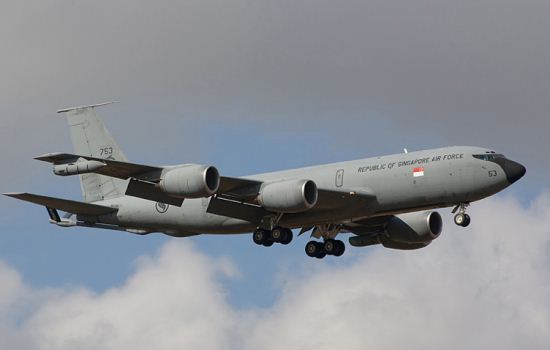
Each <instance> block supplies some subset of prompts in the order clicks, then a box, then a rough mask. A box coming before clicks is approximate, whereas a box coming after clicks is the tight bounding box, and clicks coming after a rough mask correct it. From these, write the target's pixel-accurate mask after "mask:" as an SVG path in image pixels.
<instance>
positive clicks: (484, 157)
mask: <svg viewBox="0 0 550 350" xmlns="http://www.w3.org/2000/svg"><path fill="white" fill-rule="evenodd" d="M472 156H473V157H474V158H477V159H481V160H493V159H497V158H504V155H502V154H492V153H488V154H472Z"/></svg>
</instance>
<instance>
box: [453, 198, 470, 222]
mask: <svg viewBox="0 0 550 350" xmlns="http://www.w3.org/2000/svg"><path fill="white" fill-rule="evenodd" d="M467 206H468V204H467V203H461V204H459V205H457V206H456V207H455V208H454V209H453V213H455V212H456V211H457V210H458V214H456V215H455V219H454V220H455V224H457V225H458V226H462V227H466V226H468V225H470V215H468V214H466V207H467Z"/></svg>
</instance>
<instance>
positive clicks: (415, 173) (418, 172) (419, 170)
mask: <svg viewBox="0 0 550 350" xmlns="http://www.w3.org/2000/svg"><path fill="white" fill-rule="evenodd" d="M413 176H414V177H418V176H424V168H423V167H420V168H414V169H413Z"/></svg>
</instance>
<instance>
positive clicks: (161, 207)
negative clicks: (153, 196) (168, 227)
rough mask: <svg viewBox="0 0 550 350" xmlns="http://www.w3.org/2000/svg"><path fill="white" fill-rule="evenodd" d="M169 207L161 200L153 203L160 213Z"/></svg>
mask: <svg viewBox="0 0 550 350" xmlns="http://www.w3.org/2000/svg"><path fill="white" fill-rule="evenodd" d="M169 207H170V206H169V205H168V204H166V203H162V202H157V204H156V205H155V208H157V211H158V212H159V213H161V214H163V213H166V212H167V211H168V208H169Z"/></svg>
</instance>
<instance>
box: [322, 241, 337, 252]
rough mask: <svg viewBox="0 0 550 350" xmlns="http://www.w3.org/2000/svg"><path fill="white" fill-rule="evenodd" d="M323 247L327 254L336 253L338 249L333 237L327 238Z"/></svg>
mask: <svg viewBox="0 0 550 350" xmlns="http://www.w3.org/2000/svg"><path fill="white" fill-rule="evenodd" d="M323 248H324V249H325V252H326V253H327V255H336V254H335V253H336V252H337V251H338V247H337V244H336V241H335V240H334V239H327V240H326V241H325V244H324V245H323Z"/></svg>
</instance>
